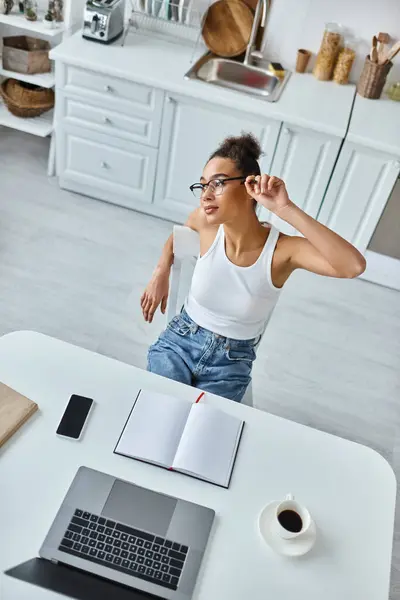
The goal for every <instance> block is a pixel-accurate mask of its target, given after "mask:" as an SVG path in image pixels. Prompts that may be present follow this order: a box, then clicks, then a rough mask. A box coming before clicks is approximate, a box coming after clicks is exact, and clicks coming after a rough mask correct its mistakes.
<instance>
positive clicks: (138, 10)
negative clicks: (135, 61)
mask: <svg viewBox="0 0 400 600" xmlns="http://www.w3.org/2000/svg"><path fill="white" fill-rule="evenodd" d="M211 3H212V0H130V4H131V9H132V12H131V16H130V18H129V22H128V26H127V28H126V30H125V32H124V36H123V40H122V45H123V44H124V43H125V38H126V36H127V35H128V33H130V30H131V29H132V28H134V29H136V30H138V31H140V32H141V33H143V34H146V35H151V37H152V38H154V37H155V38H159V39H162V40H167V41H169V42H175V43H178V44H182V43H185V44H186V45H189V46H191V45H192V46H193V54H194V52H195V51H196V48H197V46H198V45H199V43H203V42H202V39H201V30H202V24H203V18H204V15H205V14H206V12H207V10H208V7H209V6H210V4H211Z"/></svg>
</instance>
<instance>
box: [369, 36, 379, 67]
mask: <svg viewBox="0 0 400 600" xmlns="http://www.w3.org/2000/svg"><path fill="white" fill-rule="evenodd" d="M377 46H378V38H377V37H376V35H374V37H373V38H372V48H371V52H370V58H371V62H374V63H377V62H378V50H377Z"/></svg>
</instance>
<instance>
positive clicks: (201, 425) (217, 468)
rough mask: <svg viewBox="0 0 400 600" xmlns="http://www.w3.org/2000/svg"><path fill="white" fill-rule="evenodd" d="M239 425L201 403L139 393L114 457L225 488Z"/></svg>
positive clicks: (242, 423)
mask: <svg viewBox="0 0 400 600" xmlns="http://www.w3.org/2000/svg"><path fill="white" fill-rule="evenodd" d="M243 425H244V422H243V421H241V420H240V419H237V418H236V417H233V416H232V415H229V414H227V413H225V412H222V411H221V410H218V409H216V408H213V407H212V406H209V405H207V404H205V403H204V402H200V403H198V404H190V403H189V402H187V401H185V400H180V399H178V398H174V397H172V396H166V395H164V394H158V393H156V392H149V391H144V390H141V391H140V392H139V395H138V397H137V399H136V402H135V404H134V406H133V408H132V410H131V413H130V415H129V417H128V420H127V422H126V424H125V427H124V429H123V431H122V433H121V436H120V438H119V440H118V442H117V445H116V447H115V450H114V452H115V453H116V454H122V455H123V456H128V457H129V458H135V459H138V460H143V461H145V462H149V463H151V464H154V465H158V466H160V467H165V468H166V469H172V470H174V471H179V472H180V473H184V474H185V475H190V476H192V477H197V478H198V479H203V480H204V481H208V482H210V483H215V484H216V485H220V486H222V487H226V488H227V487H228V486H229V481H230V478H231V474H232V470H233V465H234V463H235V458H236V453H237V449H238V446H239V442H240V437H241V434H242V430H243Z"/></svg>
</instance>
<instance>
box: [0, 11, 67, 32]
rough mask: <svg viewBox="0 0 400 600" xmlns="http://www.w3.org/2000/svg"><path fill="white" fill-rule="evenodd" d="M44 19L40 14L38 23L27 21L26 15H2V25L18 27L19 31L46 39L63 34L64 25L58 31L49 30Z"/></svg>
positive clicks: (0, 16)
mask: <svg viewBox="0 0 400 600" xmlns="http://www.w3.org/2000/svg"><path fill="white" fill-rule="evenodd" d="M43 17H44V13H43V14H41V13H39V14H38V20H37V21H28V20H27V19H25V17H24V15H22V14H20V13H10V14H9V15H3V14H0V23H3V24H4V25H9V26H10V27H18V28H19V29H24V30H26V31H30V32H32V33H37V34H40V35H42V36H45V37H55V36H57V35H61V34H62V33H63V31H64V26H63V24H62V23H61V26H60V27H57V29H48V27H47V26H46V25H45V24H44V23H43Z"/></svg>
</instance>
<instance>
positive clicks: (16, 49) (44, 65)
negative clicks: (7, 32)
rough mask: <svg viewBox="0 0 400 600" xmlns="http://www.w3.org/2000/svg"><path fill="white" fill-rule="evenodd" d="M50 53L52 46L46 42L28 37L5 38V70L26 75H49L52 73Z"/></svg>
mask: <svg viewBox="0 0 400 600" xmlns="http://www.w3.org/2000/svg"><path fill="white" fill-rule="evenodd" d="M49 51H50V44H49V42H46V41H45V40H39V39H37V38H33V37H29V36H27V35H16V36H10V37H5V38H3V52H2V57H3V68H4V69H6V70H7V71H14V72H16V73H24V74H26V75H33V74H35V73H49V72H50V71H51V62H50V59H49Z"/></svg>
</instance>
